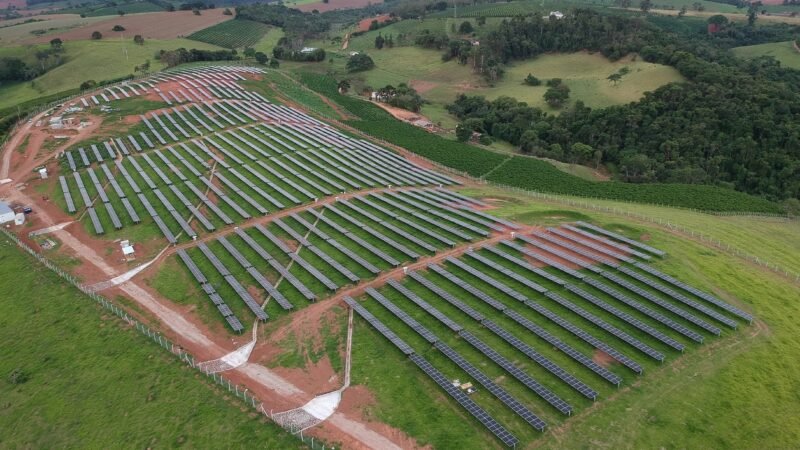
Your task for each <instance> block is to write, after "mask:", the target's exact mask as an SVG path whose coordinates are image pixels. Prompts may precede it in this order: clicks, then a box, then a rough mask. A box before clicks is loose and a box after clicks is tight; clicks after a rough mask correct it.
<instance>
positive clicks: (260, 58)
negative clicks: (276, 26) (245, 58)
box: [253, 52, 269, 64]
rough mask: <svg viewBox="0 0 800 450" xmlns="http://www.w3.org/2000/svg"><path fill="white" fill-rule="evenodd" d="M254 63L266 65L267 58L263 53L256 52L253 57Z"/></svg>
mask: <svg viewBox="0 0 800 450" xmlns="http://www.w3.org/2000/svg"><path fill="white" fill-rule="evenodd" d="M253 56H255V58H256V62H257V63H259V64H266V63H267V61H269V58H268V57H267V55H266V54H265V53H264V52H256V53H255V55H253Z"/></svg>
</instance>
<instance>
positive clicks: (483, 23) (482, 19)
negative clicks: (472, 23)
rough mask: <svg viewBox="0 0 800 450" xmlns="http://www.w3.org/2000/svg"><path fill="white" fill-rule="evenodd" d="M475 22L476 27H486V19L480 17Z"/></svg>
mask: <svg viewBox="0 0 800 450" xmlns="http://www.w3.org/2000/svg"><path fill="white" fill-rule="evenodd" d="M476 22H477V23H478V26H481V27H482V26H484V25H486V17H484V16H480V17H478V19H477V20H476Z"/></svg>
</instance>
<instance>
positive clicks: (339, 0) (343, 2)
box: [294, 0, 383, 12]
mask: <svg viewBox="0 0 800 450" xmlns="http://www.w3.org/2000/svg"><path fill="white" fill-rule="evenodd" d="M379 3H383V0H330V1H329V2H328V3H322V2H316V3H306V4H305V5H299V6H295V7H294V8H295V9H299V10H300V11H304V12H311V11H313V10H315V9H316V10H317V11H319V12H325V11H333V10H334V9H354V8H363V7H365V6H367V5H376V4H379Z"/></svg>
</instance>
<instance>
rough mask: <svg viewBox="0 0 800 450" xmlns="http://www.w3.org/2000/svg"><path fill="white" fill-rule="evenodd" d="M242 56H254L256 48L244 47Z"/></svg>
mask: <svg viewBox="0 0 800 450" xmlns="http://www.w3.org/2000/svg"><path fill="white" fill-rule="evenodd" d="M244 56H245V57H247V58H254V57H255V56H256V49H254V48H253V47H245V48H244Z"/></svg>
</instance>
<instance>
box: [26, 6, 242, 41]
mask: <svg viewBox="0 0 800 450" xmlns="http://www.w3.org/2000/svg"><path fill="white" fill-rule="evenodd" d="M222 12H223V8H218V9H208V10H205V11H203V12H202V14H201V15H199V16H195V15H194V14H193V13H192V12H191V11H174V12H166V11H164V12H154V13H143V14H130V15H125V16H123V17H118V16H113V17H110V18H109V19H108V20H103V21H101V22H95V23H92V24H89V25H84V26H81V27H77V28H74V29H71V30H68V31H65V32H63V33H59V34H54V35H47V36H39V37H36V38H34V39H32V40H31V42H36V43H44V42H50V40H51V39H53V38H56V37H59V38H61V39H63V40H65V41H76V40H88V39H89V37H90V36H91V34H92V32H93V31H99V32H101V33H103V34H108V35H109V36H113V35H115V34H116V33H113V32H112V31H111V29H112V28H113V27H114V25H121V26H123V27H125V35H126V36H128V35H130V36H133V35H136V34H141V35H142V36H143V37H144V38H145V39H175V38H179V37H184V36H188V35H190V34H192V33H194V32H195V31H198V30H202V29H203V28H208V27H210V26H212V25H216V24H218V23H220V22H224V21H226V20H230V19H232V18H233V17H232V16H226V15H223V14H222ZM112 33H113V34H112Z"/></svg>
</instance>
